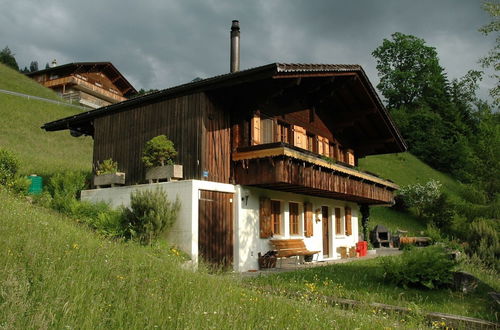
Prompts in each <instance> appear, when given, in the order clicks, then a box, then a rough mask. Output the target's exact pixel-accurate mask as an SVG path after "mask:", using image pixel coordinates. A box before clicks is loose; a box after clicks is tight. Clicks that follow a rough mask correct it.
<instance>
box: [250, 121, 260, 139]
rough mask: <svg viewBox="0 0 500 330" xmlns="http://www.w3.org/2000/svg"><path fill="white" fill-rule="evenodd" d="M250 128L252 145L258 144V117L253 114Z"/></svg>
mask: <svg viewBox="0 0 500 330" xmlns="http://www.w3.org/2000/svg"><path fill="white" fill-rule="evenodd" d="M250 126H251V127H250V129H251V131H252V145H256V144H260V142H261V140H260V117H259V116H258V115H254V116H253V118H252V121H251V122H250Z"/></svg>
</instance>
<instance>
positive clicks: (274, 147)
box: [232, 143, 399, 204]
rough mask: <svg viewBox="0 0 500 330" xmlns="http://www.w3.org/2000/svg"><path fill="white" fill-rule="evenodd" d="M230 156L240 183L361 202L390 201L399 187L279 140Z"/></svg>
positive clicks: (239, 150)
mask: <svg viewBox="0 0 500 330" xmlns="http://www.w3.org/2000/svg"><path fill="white" fill-rule="evenodd" d="M232 160H233V169H234V177H235V181H236V183H237V184H241V185H250V186H258V187H263V188H267V189H274V190H281V191H287V192H293V193H298V194H306V195H312V196H319V197H326V198H332V199H339V200H349V201H353V202H357V203H365V204H392V202H393V200H394V191H395V190H397V189H398V188H399V187H398V186H397V185H396V184H394V183H393V182H390V181H387V180H384V179H382V178H379V177H377V176H375V175H372V174H368V173H365V172H361V171H358V170H356V169H355V168H352V167H348V166H344V165H340V164H336V163H331V162H328V161H326V160H324V159H322V158H320V157H318V156H316V155H315V154H313V153H310V152H308V151H306V150H302V149H299V148H296V147H293V146H290V145H287V144H283V143H272V144H267V145H258V146H253V147H246V148H240V149H238V152H235V153H233V155H232Z"/></svg>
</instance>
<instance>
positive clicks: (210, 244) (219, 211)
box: [198, 190, 233, 267]
mask: <svg viewBox="0 0 500 330" xmlns="http://www.w3.org/2000/svg"><path fill="white" fill-rule="evenodd" d="M198 205H199V210H198V254H199V256H200V257H201V258H203V259H204V260H205V261H207V262H209V263H213V264H218V265H221V266H223V267H228V266H230V265H231V264H232V262H233V194H232V193H224V192H218V191H210V190H200V197H199V202H198Z"/></svg>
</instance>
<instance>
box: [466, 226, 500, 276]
mask: <svg viewBox="0 0 500 330" xmlns="http://www.w3.org/2000/svg"><path fill="white" fill-rule="evenodd" d="M493 221H497V220H493ZM497 227H498V225H497ZM467 241H468V243H469V244H468V247H467V250H466V251H467V254H468V255H470V256H476V257H478V258H479V259H481V260H482V261H483V262H484V263H485V264H486V265H487V266H489V267H492V268H494V269H496V270H497V271H500V241H499V237H498V228H495V226H494V224H493V223H491V222H490V221H488V220H485V219H479V220H477V221H474V222H473V223H471V224H470V226H469V237H468V240H467Z"/></svg>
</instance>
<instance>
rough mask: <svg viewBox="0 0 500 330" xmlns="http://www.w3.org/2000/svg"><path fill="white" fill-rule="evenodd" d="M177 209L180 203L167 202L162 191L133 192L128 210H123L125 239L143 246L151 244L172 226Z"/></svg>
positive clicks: (165, 195)
mask: <svg viewBox="0 0 500 330" xmlns="http://www.w3.org/2000/svg"><path fill="white" fill-rule="evenodd" d="M179 208H180V202H179V201H178V200H176V201H175V202H174V203H172V202H170V201H168V200H167V194H166V193H165V192H164V191H163V190H160V189H157V190H146V191H137V192H133V193H132V194H131V196H130V209H128V208H124V209H123V219H122V221H123V222H122V224H123V228H124V230H125V237H127V238H133V239H137V240H138V241H139V242H140V243H141V244H144V245H146V244H151V243H152V242H153V241H154V240H155V239H156V238H158V236H159V235H160V234H162V233H163V232H165V231H166V230H168V229H169V228H170V227H171V226H172V225H173V223H174V222H175V220H176V218H177V212H178V210H179Z"/></svg>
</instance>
